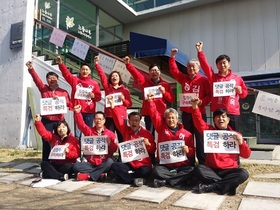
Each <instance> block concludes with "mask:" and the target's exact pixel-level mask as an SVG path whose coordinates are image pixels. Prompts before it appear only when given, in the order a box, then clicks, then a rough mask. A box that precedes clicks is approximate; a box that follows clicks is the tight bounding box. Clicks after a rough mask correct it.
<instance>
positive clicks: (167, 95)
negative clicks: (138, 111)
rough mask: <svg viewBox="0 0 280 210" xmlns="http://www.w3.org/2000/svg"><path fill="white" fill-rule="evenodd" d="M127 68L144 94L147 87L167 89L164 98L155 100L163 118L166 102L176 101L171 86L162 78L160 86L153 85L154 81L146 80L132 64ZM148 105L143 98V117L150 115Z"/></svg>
mask: <svg viewBox="0 0 280 210" xmlns="http://www.w3.org/2000/svg"><path fill="white" fill-rule="evenodd" d="M126 68H127V70H128V71H129V72H130V73H131V75H132V77H133V78H134V80H136V81H137V83H138V84H139V85H140V86H141V87H142V91H143V93H144V88H146V87H152V86H158V85H161V86H163V87H164V88H165V93H164V94H163V98H155V99H154V101H155V103H156V106H157V109H158V110H159V111H160V114H161V116H163V114H164V110H165V109H166V102H165V101H168V102H170V103H172V102H174V101H175V95H174V93H173V91H172V89H171V87H170V85H169V84H168V83H167V82H165V81H163V80H162V79H161V78H160V82H159V83H158V84H155V83H153V81H152V80H146V79H145V77H144V76H143V75H142V74H141V73H140V72H139V71H137V69H136V68H135V67H134V66H133V65H132V64H131V63H128V64H127V65H126ZM143 95H144V94H143ZM147 104H148V101H147V100H145V97H144V96H143V104H142V115H149V110H148V107H147V106H148V105H147Z"/></svg>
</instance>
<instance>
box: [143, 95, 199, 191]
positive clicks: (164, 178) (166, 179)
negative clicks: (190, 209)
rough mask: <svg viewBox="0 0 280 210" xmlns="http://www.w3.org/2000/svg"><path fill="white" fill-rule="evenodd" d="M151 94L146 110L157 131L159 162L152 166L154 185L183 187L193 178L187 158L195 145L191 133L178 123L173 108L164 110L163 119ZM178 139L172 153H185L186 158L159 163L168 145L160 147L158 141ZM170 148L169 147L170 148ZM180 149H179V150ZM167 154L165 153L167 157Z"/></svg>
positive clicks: (190, 156) (193, 150) (191, 155)
mask: <svg viewBox="0 0 280 210" xmlns="http://www.w3.org/2000/svg"><path fill="white" fill-rule="evenodd" d="M153 97H154V96H153V94H149V95H148V104H147V105H148V110H149V114H150V116H151V119H152V122H153V124H154V126H155V129H156V131H157V133H158V141H157V159H158V162H159V164H157V165H155V166H154V168H153V173H154V175H155V177H156V179H154V187H161V186H164V185H165V184H169V185H171V186H172V187H184V186H186V185H187V182H188V181H189V180H191V179H192V178H193V167H192V166H190V161H189V159H190V158H192V157H194V154H195V147H194V142H193V136H192V134H191V133H190V132H189V131H187V130H185V129H184V127H183V125H182V124H181V123H178V112H177V111H176V110H175V109H173V108H168V109H166V110H165V112H164V119H163V118H162V117H161V115H160V113H159V111H158V110H157V107H156V104H155V102H154V101H153V100H154V99H153ZM178 141H183V144H182V146H180V148H177V147H176V149H173V150H172V153H174V152H175V153H176V154H177V153H178V154H181V152H183V154H181V155H180V156H183V155H185V156H186V159H185V160H183V161H176V162H170V163H161V159H163V158H165V155H164V157H162V156H161V155H162V153H161V152H162V151H164V152H166V151H167V150H168V149H167V148H168V146H166V147H164V148H162V147H160V146H159V145H160V143H163V142H166V143H169V142H170V143H172V142H174V144H175V145H177V143H178ZM170 149H171V148H170ZM180 150H181V151H180ZM168 157H169V155H167V159H168Z"/></svg>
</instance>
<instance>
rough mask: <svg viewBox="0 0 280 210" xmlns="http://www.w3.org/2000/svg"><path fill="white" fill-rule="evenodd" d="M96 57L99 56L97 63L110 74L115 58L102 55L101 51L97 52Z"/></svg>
mask: <svg viewBox="0 0 280 210" xmlns="http://www.w3.org/2000/svg"><path fill="white" fill-rule="evenodd" d="M98 57H99V61H98V63H99V65H100V66H101V67H102V69H103V71H104V72H105V73H106V74H110V73H111V72H112V70H113V67H114V65H115V62H116V59H114V58H111V57H109V56H107V55H104V54H102V53H99V54H98Z"/></svg>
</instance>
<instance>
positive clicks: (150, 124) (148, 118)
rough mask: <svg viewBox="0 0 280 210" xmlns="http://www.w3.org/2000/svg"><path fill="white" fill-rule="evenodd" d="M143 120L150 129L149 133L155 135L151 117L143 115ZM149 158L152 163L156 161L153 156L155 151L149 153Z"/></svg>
mask: <svg viewBox="0 0 280 210" xmlns="http://www.w3.org/2000/svg"><path fill="white" fill-rule="evenodd" d="M144 121H145V127H146V129H147V130H148V131H150V133H151V134H152V135H153V136H155V127H154V125H153V123H152V120H151V117H150V116H147V115H145V117H144ZM150 157H151V160H152V164H153V165H155V164H156V163H157V160H156V157H155V153H153V154H150Z"/></svg>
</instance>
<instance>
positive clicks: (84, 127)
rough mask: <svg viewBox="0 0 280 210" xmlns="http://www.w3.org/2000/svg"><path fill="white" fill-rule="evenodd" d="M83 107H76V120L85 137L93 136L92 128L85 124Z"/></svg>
mask: <svg viewBox="0 0 280 210" xmlns="http://www.w3.org/2000/svg"><path fill="white" fill-rule="evenodd" d="M81 109H82V107H81V105H76V106H74V113H75V114H74V119H75V122H76V124H77V126H78V128H79V129H80V130H81V131H82V133H83V134H84V135H85V136H90V135H91V128H90V127H89V126H88V125H86V124H85V122H84V119H83V116H82V114H81Z"/></svg>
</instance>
